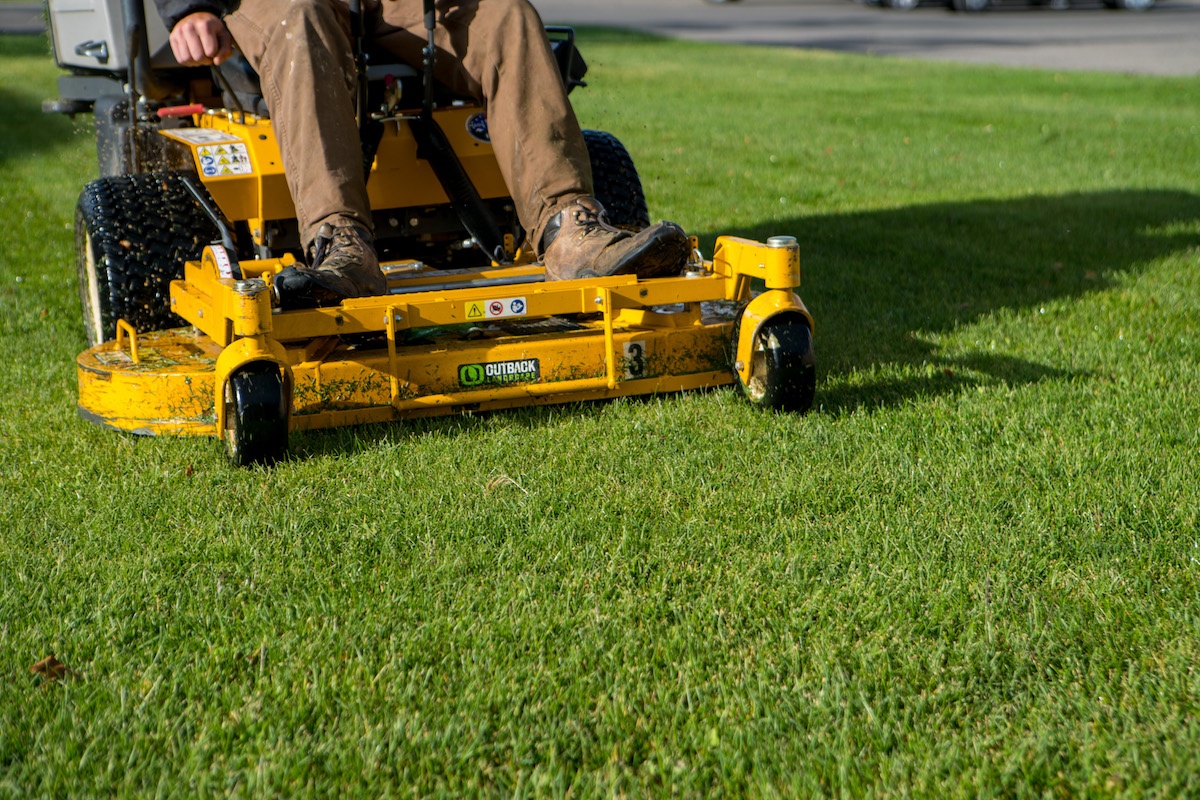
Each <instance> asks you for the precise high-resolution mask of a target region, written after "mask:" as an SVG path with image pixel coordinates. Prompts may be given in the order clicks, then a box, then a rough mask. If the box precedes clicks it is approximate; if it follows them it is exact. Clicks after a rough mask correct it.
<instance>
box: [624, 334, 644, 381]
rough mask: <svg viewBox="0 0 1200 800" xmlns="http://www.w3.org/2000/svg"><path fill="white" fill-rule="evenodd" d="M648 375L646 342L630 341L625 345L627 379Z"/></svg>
mask: <svg viewBox="0 0 1200 800" xmlns="http://www.w3.org/2000/svg"><path fill="white" fill-rule="evenodd" d="M645 375H646V343H645V342H628V343H627V344H626V345H625V380H627V381H631V380H635V379H637V378H641V377H644V376H645Z"/></svg>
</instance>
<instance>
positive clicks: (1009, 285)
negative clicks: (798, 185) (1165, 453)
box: [704, 190, 1200, 414]
mask: <svg viewBox="0 0 1200 800" xmlns="http://www.w3.org/2000/svg"><path fill="white" fill-rule="evenodd" d="M1197 208H1200V197H1197V196H1196V195H1194V194H1191V193H1188V192H1182V191H1171V190H1118V191H1109V192H1091V193H1077V194H1069V195H1056V196H1032V197H1022V198H1014V199H1005V200H976V201H970V202H956V203H940V204H932V205H924V206H910V207H904V208H897V209H888V210H879V211H864V212H855V213H849V214H833V215H826V216H810V217H793V218H780V219H774V220H769V221H763V222H761V223H759V224H756V225H754V226H751V227H749V228H745V229H742V230H739V231H728V232H727V233H735V234H737V235H741V236H746V237H748V238H752V239H758V240H765V239H766V238H767V237H769V236H773V235H777V234H789V235H793V236H796V238H797V239H798V240H799V242H800V247H801V254H802V255H801V258H802V262H803V264H804V269H805V283H804V286H803V287H802V288H801V290H800V294H801V296H802V297H803V298H804V301H805V303H806V304H807V305H808V307H809V309H810V311H812V313H813V316H814V319H815V320H816V325H817V332H816V333H817V338H816V343H817V347H818V351H817V355H818V365H819V366H818V368H819V370H820V373H821V376H822V379H823V380H822V381H821V383H826V384H828V383H833V384H837V385H838V388H836V389H835V390H834V391H833V392H832V393H830V392H824V393H823V392H822V391H821V385H820V384H818V403H819V404H820V405H821V406H822V407H823V408H824V410H825V411H826V412H827V413H833V414H840V413H845V412H847V411H851V410H853V409H856V408H861V407H878V406H881V405H892V404H898V403H903V402H906V401H908V400H911V399H913V398H915V397H919V396H929V395H939V394H948V393H953V392H956V391H961V389H962V388H964V386H966V385H970V384H971V383H972V382H973V380H972V378H971V377H970V373H977V374H978V373H983V374H987V375H990V376H992V378H993V379H997V380H1001V381H1004V382H1006V383H1010V384H1014V385H1019V384H1028V383H1036V382H1038V381H1042V380H1046V379H1049V378H1056V377H1069V375H1068V374H1067V373H1066V372H1064V371H1062V370H1059V369H1056V368H1053V367H1049V366H1044V365H1039V364H1034V363H1031V362H1028V361H1024V360H1022V359H1019V358H1017V357H1015V356H1012V355H1008V354H1004V353H996V352H987V353H983V352H980V353H976V354H973V355H971V356H969V357H966V358H955V359H952V358H946V357H944V356H940V355H939V354H938V353H937V351H936V348H935V347H933V346H932V345H930V344H929V342H928V341H927V339H928V337H930V336H931V335H936V334H940V333H945V332H949V331H952V330H955V329H957V328H960V327H962V326H965V325H971V324H974V323H977V322H979V321H980V320H981V319H983V318H984V317H986V316H988V315H991V314H994V313H996V312H1001V311H1005V310H1007V311H1013V312H1020V311H1022V310H1029V309H1036V308H1040V307H1042V306H1044V305H1045V304H1046V303H1048V302H1051V301H1056V300H1061V299H1064V298H1067V299H1069V298H1072V297H1080V296H1083V295H1086V294H1088V293H1092V292H1097V291H1100V290H1103V289H1105V288H1107V287H1109V286H1110V285H1111V284H1112V281H1113V279H1114V276H1116V275H1118V274H1121V273H1131V272H1137V271H1139V270H1140V269H1142V268H1144V266H1145V265H1146V264H1147V263H1149V262H1152V261H1154V260H1156V259H1159V258H1162V257H1164V256H1167V255H1169V254H1171V253H1175V252H1179V251H1181V250H1185V249H1187V248H1189V247H1196V246H1198V245H1200V234H1197V233H1195V228H1194V225H1193V223H1194V221H1195V219H1196V210H1197ZM704 238H705V242H706V244H707V243H708V242H711V240H712V238H714V237H704ZM709 246H711V245H709ZM895 365H900V366H907V367H921V368H923V369H924V372H925V373H927V374H926V377H918V378H906V379H903V380H899V381H897V380H894V379H887V378H883V379H879V380H872V379H870V378H869V377H868V378H867V379H866V380H865V382H862V381H860V382H857V383H856V385H855V386H850V385H849V384H848V383H847V382H845V381H839V380H837V379H839V378H844V377H846V376H848V375H849V374H850V373H852V372H858V373H860V374H866V375H870V374H874V373H875V372H877V371H878V368H879V367H885V366H895ZM914 371H915V372H920V371H921V370H913V369H906V370H904V372H906V373H913V372H914ZM891 372H895V370H891ZM964 373H965V374H964ZM843 384H845V385H843ZM822 394H823V395H824V396H821V395H822Z"/></svg>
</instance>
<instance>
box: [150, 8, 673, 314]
mask: <svg viewBox="0 0 1200 800" xmlns="http://www.w3.org/2000/svg"><path fill="white" fill-rule="evenodd" d="M156 3H157V5H158V9H159V12H160V14H161V15H162V17H163V20H164V22H165V23H166V26H167V29H168V30H169V31H170V32H171V34H170V43H171V48H172V51H173V52H174V54H175V57H176V59H177V60H178V61H179V62H180V63H181V64H183V65H186V66H198V65H215V64H219V63H220V62H221V61H223V60H224V59H226V58H227V57H229V56H230V55H231V53H232V48H233V45H234V42H236V43H237V47H238V48H239V49H240V50H241V52H242V53H243V54H244V55H245V56H246V58H247V60H248V61H249V62H250V64H251V66H253V67H254V69H255V70H256V71H257V72H258V74H259V78H260V80H261V83H262V89H263V97H264V98H265V100H266V103H267V107H268V108H269V109H270V111H271V118H272V121H273V124H274V129H275V134H276V136H277V138H278V141H279V145H280V149H281V151H282V156H283V162H284V169H285V171H286V174H287V181H288V187H289V188H290V189H291V193H292V199H293V200H294V201H295V206H296V215H297V218H298V221H299V224H300V234H301V241H302V242H304V244H305V252H306V253H307V254H308V256H309V259H310V262H311V264H312V266H299V267H288V268H287V269H285V270H283V271H282V272H281V273H280V274H279V275H278V276H277V277H276V279H275V286H276V296H277V297H278V299H279V303H280V305H281V307H283V308H299V307H311V306H314V305H333V304H337V303H339V302H340V301H341V300H342V299H344V298H347V297H360V296H373V295H380V294H386V293H387V284H386V282H385V280H384V276H383V273H382V271H381V270H380V268H379V260H378V258H377V256H376V254H375V250H374V244H373V239H372V232H371V230H372V229H371V210H370V207H369V204H368V200H367V190H366V181H365V180H364V177H363V168H362V150H361V144H360V140H359V134H358V126H357V124H356V120H355V102H354V90H355V82H356V74H357V73H356V70H355V60H354V50H353V46H352V42H351V33H350V13H349V6H348V5H347V0H246V1H245V2H242V3H241V4H240V5H239V2H238V0H156ZM362 7H363V20H364V22H363V25H364V28H365V32H366V34H367V39H368V40H369V41H370V42H372V44H373V45H376V46H379V47H381V48H383V49H385V50H387V51H389V52H391V53H392V54H394V55H395V56H397V57H398V58H400V59H402V60H403V61H404V62H406V63H408V64H410V65H413V66H418V67H419V66H420V65H421V64H422V50H423V48H424V47H425V45H426V43H427V37H428V32H427V30H426V28H425V24H424V8H423V3H422V0H363V6H362ZM437 10H438V17H439V24H438V26H437V31H436V44H437V48H438V58H436V59H435V77H436V78H437V79H438V80H439V81H440V82H441V83H443V84H444V85H446V86H447V87H449V88H450V89H451V90H453V91H455V92H458V93H460V94H466V95H470V96H473V97H475V98H478V99H479V100H480V101H481V102H482V103H483V104H484V109H485V110H486V112H487V114H488V124H489V131H490V135H491V140H492V145H493V148H494V150H495V153H496V159H497V161H498V163H499V167H500V170H501V173H502V174H503V176H504V179H505V181H506V182H507V184H508V187H509V190H510V192H511V193H512V197H513V200H514V203H515V205H516V208H517V214H518V217H519V219H520V221H521V224H522V226H523V227H524V228H525V230H527V231H528V232H529V234H530V241H531V242H533V243H535V246H536V251H537V253H538V255H539V256H540V257H541V258H542V260H543V261H544V263H545V267H546V277H547V279H548V280H568V279H572V278H584V277H597V276H606V275H616V274H629V273H636V274H637V275H639V276H640V277H656V276H661V275H667V274H674V273H676V272H678V271H679V270H680V269H681V267H682V266H683V264H684V262H685V261H686V259H687V257H688V255H689V254H690V247H689V243H688V239H687V236H686V235H685V234H684V232H683V230H682V229H681V228H680V227H679V226H678V225H675V224H674V223H671V222H663V223H660V224H658V225H655V226H652V227H650V228H647V229H645V230H643V231H641V232H639V233H636V234H634V233H630V232H628V231H623V230H619V229H617V228H615V227H613V226H612V225H610V224H608V222H607V219H606V217H605V212H604V209H603V207H602V206H601V205H600V203H599V202H597V201H596V199H595V198H594V197H592V196H591V195H592V189H591V186H592V179H591V169H590V164H589V161H588V154H587V148H586V145H585V144H584V139H583V133H582V132H581V130H580V127H579V123H578V121H577V120H576V119H575V114H574V111H573V110H572V109H571V105H570V102H569V101H568V100H567V93H566V89H565V88H564V86H563V82H562V78H561V73H560V72H559V69H558V66H557V64H556V62H555V59H554V56H553V53H552V51H551V49H550V45H549V42H548V40H547V37H546V33H545V30H544V28H543V25H542V21H541V19H540V17H539V16H538V14H537V11H535V10H534V8H533V7H532V6H531V5H530V3H529V2H528V0H438V2H437Z"/></svg>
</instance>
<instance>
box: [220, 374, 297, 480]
mask: <svg viewBox="0 0 1200 800" xmlns="http://www.w3.org/2000/svg"><path fill="white" fill-rule="evenodd" d="M287 436H288V420H287V398H286V397H285V396H284V391H283V377H282V376H281V375H280V373H279V367H278V366H277V365H276V364H273V363H271V362H269V361H252V362H251V363H249V364H247V365H246V366H244V367H241V368H240V369H238V370H237V371H236V372H234V373H233V374H232V375H230V376H229V382H228V383H226V384H225V450H226V452H227V453H228V454H229V460H230V461H232V462H233V463H234V464H235V465H236V466H239V467H249V466H252V465H254V464H264V465H268V464H274V463H275V462H276V461H279V460H281V459H282V458H283V457H284V455H286V454H287Z"/></svg>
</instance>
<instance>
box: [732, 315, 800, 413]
mask: <svg viewBox="0 0 1200 800" xmlns="http://www.w3.org/2000/svg"><path fill="white" fill-rule="evenodd" d="M734 341H735V344H736V339H735V340H734ZM742 390H743V391H744V392H745V394H746V397H747V399H749V400H750V402H751V403H753V404H754V405H757V406H763V407H764V408H770V409H773V410H776V411H798V412H801V413H803V412H805V411H808V410H809V409H810V408H812V404H813V396H814V395H815V394H816V390H817V371H816V366H815V362H814V359H813V343H812V331H811V330H810V329H809V327H808V322H807V320H805V319H804V318H803V317H801V316H800V315H798V314H782V315H780V316H777V317H772V318H771V319H769V320H767V321H766V322H764V323H763V324H762V326H761V327H760V328H759V329H758V332H757V333H756V334H755V336H754V344H753V347H752V350H751V355H750V379H749V380H748V381H747V382H745V383H743V384H742Z"/></svg>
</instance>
